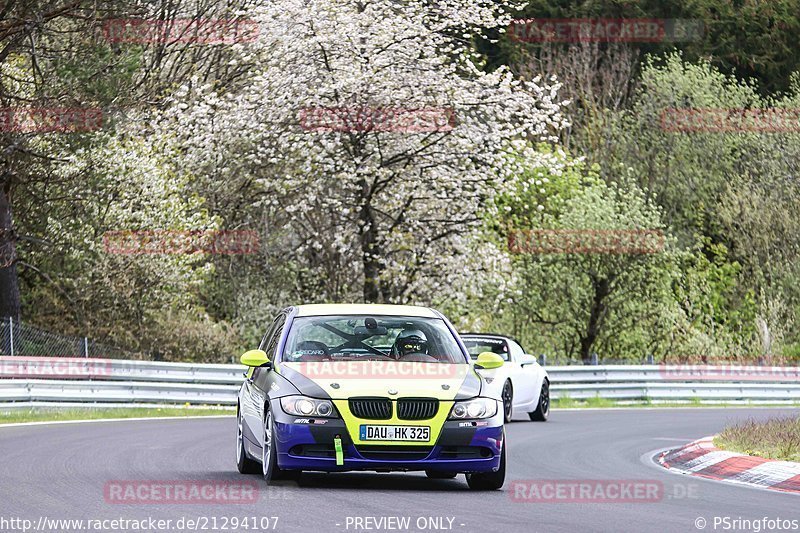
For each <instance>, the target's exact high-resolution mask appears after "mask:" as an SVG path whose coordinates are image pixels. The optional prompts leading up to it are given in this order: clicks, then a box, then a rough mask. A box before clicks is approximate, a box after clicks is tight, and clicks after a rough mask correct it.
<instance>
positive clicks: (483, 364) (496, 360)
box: [475, 352, 505, 370]
mask: <svg viewBox="0 0 800 533" xmlns="http://www.w3.org/2000/svg"><path fill="white" fill-rule="evenodd" d="M504 362H505V361H503V358H502V357H500V356H499V355H497V354H496V353H492V352H481V353H480V354H478V359H477V360H476V361H475V368H478V369H483V370H490V369H492V368H500V367H501V366H503V363H504Z"/></svg>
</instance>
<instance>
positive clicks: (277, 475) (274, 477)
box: [261, 407, 300, 485]
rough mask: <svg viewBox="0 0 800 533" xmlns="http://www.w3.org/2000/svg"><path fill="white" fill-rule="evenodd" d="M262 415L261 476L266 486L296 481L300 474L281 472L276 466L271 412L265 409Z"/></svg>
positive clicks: (290, 471) (296, 472) (293, 471)
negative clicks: (285, 480)
mask: <svg viewBox="0 0 800 533" xmlns="http://www.w3.org/2000/svg"><path fill="white" fill-rule="evenodd" d="M265 411H266V413H265V414H264V446H262V447H261V474H262V475H263V476H264V480H265V481H266V482H267V485H269V484H271V483H272V482H273V481H280V480H284V479H297V478H298V477H300V472H299V471H297V470H282V469H281V467H279V466H278V449H277V445H276V444H275V442H276V438H275V428H274V427H273V421H272V411H270V410H269V407H267V408H265Z"/></svg>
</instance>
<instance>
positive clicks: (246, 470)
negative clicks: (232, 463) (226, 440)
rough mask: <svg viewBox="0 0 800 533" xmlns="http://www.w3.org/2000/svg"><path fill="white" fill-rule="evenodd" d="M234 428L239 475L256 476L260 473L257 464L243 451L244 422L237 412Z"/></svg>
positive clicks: (240, 414)
mask: <svg viewBox="0 0 800 533" xmlns="http://www.w3.org/2000/svg"><path fill="white" fill-rule="evenodd" d="M236 426H237V429H236V468H237V469H238V470H239V473H240V474H258V473H259V472H260V471H261V468H260V467H259V466H258V462H257V461H253V460H252V459H250V458H249V457H247V451H245V449H244V420H243V419H242V413H240V412H238V410H237V413H236Z"/></svg>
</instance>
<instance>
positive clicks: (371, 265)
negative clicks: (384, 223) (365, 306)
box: [358, 204, 381, 303]
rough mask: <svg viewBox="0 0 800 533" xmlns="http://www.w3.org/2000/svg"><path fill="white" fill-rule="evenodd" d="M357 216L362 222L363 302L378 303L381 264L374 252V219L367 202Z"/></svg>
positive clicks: (375, 238)
mask: <svg viewBox="0 0 800 533" xmlns="http://www.w3.org/2000/svg"><path fill="white" fill-rule="evenodd" d="M358 218H359V220H360V221H361V224H362V225H361V228H360V230H359V236H360V237H361V261H362V263H363V265H364V302H365V303H379V300H380V277H381V265H380V262H379V261H378V256H377V253H376V252H377V250H376V241H377V231H376V229H375V219H374V217H373V216H372V209H371V208H370V206H369V205H368V204H367V205H364V206H362V208H361V213H359V216H358Z"/></svg>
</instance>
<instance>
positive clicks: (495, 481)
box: [467, 432, 506, 490]
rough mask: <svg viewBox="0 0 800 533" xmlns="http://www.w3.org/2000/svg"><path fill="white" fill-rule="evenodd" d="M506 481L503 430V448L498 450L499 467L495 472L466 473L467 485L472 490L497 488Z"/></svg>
mask: <svg viewBox="0 0 800 533" xmlns="http://www.w3.org/2000/svg"><path fill="white" fill-rule="evenodd" d="M505 482H506V439H505V432H503V449H502V450H501V451H500V468H498V469H497V472H480V473H477V474H467V485H469V488H471V489H472V490H497V489H500V488H501V487H502V486H503V484H504V483H505Z"/></svg>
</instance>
